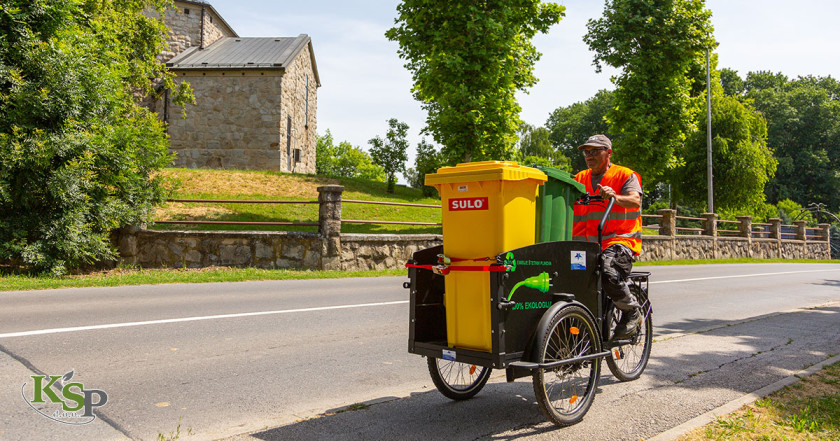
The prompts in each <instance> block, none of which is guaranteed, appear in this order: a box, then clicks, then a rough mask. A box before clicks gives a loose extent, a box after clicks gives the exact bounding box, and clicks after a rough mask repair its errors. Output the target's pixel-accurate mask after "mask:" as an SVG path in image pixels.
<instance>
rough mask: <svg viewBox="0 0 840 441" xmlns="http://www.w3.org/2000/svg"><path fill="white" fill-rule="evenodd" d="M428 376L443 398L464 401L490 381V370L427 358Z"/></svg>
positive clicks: (467, 364)
mask: <svg viewBox="0 0 840 441" xmlns="http://www.w3.org/2000/svg"><path fill="white" fill-rule="evenodd" d="M426 361H427V362H428V364H429V374H430V375H431V377H432V382H433V383H435V387H437V389H438V390H439V391H440V393H442V394H443V395H444V396H445V397H447V398H450V399H453V400H466V399H468V398H472V397H473V396H475V394H477V393H478V392H479V391H480V390H481V389H482V388H483V387H484V385H485V384H487V380H488V379H490V373H491V372H492V371H493V369H492V368H489V367H483V366H478V365H474V364H469V363H461V362H458V361H451V360H444V359H441V358H434V357H428V358H427V359H426Z"/></svg>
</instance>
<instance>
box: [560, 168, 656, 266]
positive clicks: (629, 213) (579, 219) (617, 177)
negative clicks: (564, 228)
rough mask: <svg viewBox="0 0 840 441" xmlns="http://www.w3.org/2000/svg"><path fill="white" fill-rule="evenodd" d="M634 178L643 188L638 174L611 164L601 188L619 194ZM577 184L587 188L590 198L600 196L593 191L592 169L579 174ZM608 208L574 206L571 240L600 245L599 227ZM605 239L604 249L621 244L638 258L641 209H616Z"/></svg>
mask: <svg viewBox="0 0 840 441" xmlns="http://www.w3.org/2000/svg"><path fill="white" fill-rule="evenodd" d="M631 174H635V175H636V179H638V180H639V185H642V177H641V176H639V174H638V173H636V172H634V171H633V170H630V169H629V168H627V167H622V166H620V165H615V164H612V165H611V166H610V168H608V169H607V172H606V173H605V174H604V177H603V178H602V179H601V185H602V186H605V187H607V186H608V187H612V188H614V189H615V190H616V191H617V192H620V191H621V187H622V186H624V183H625V182H627V179H629V178H630V175H631ZM575 180H576V181H578V182H580V183H581V184H583V185H584V186H586V192H587V193H589V194H590V195H596V194H598V191H597V190H596V189H593V188H592V169H586V170H584V171H582V172H580V173H578V174H576V175H575ZM606 208H607V207H606V204H603V205H602V204H590V205H581V204H575V223H574V226H573V227H572V236H573V237H572V240H580V241H584V242H598V223H600V222H601V218H602V217H603V216H604V211H605V210H606ZM602 238H603V246H602V248H603V249H607V247H609V246H610V245H615V244H617V243H620V244H623V245H626V246H627V248H630V249H631V250H633V254H635V255H638V254H639V253H641V252H642V212H641V211H640V210H639V209H633V210H630V209H627V208H623V207H619V206H618V204H615V205H613V208H612V211H611V212H610V216H609V218H608V219H607V223H606V225H605V226H604V231H603V233H602Z"/></svg>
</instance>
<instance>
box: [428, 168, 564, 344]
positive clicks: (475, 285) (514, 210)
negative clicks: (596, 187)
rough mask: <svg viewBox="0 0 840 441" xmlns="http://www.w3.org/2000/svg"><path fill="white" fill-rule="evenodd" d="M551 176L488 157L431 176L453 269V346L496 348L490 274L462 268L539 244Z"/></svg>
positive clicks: (449, 314)
mask: <svg viewBox="0 0 840 441" xmlns="http://www.w3.org/2000/svg"><path fill="white" fill-rule="evenodd" d="M547 179H548V178H547V176H546V174H545V173H543V172H542V171H540V170H537V169H534V168H530V167H524V166H520V165H519V164H517V163H515V162H505V161H484V162H469V163H463V164H458V165H456V166H455V167H443V168H441V169H439V170H438V171H437V173H435V174H427V175H426V180H425V183H426V185H430V186H434V187H435V188H437V190H438V192H439V193H440V198H441V210H442V223H443V252H444V254H445V255H446V256H447V257H448V258H449V259H450V261H451V263H450V265H451V266H450V268H451V269H452V271H451V272H450V273H449V274H448V275H447V276H446V278H445V282H444V283H445V290H446V291H445V292H446V295H445V296H444V306H445V308H446V332H447V343H448V345H449V347H458V348H464V349H471V350H476V351H486V352H490V351H491V350H492V340H491V333H490V330H491V323H490V297H491V293H490V277H489V276H488V273H487V272H483V271H458V270H457V269H458V268H457V267H458V266H473V267H474V266H486V265H490V264H491V263H494V261H488V259H493V257H494V256H496V255H497V254H499V253H501V252H503V251H506V250H513V249H516V248H520V247H524V246H528V245H533V244H534V243H535V239H536V238H535V223H536V219H535V217H536V216H535V215H536V196H537V193H538V191H537V190H538V188H539V186H540V185H542V184H543V183H544V182H545V181H546V180H547Z"/></svg>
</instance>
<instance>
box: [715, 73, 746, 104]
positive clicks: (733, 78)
mask: <svg viewBox="0 0 840 441" xmlns="http://www.w3.org/2000/svg"><path fill="white" fill-rule="evenodd" d="M720 84H721V86H723V93H725V94H726V95H729V96H738V97H740V96H743V94H744V93H745V92H746V87H747V84H746V83H745V82H744V80H743V79H741V77H740V76H738V71H737V70H732V69H728V68H723V69H721V70H720Z"/></svg>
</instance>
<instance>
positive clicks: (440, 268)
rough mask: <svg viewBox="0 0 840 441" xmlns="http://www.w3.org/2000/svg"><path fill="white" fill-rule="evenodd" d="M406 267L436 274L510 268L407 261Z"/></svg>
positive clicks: (495, 270) (494, 270)
mask: <svg viewBox="0 0 840 441" xmlns="http://www.w3.org/2000/svg"><path fill="white" fill-rule="evenodd" d="M405 267H406V268H420V269H425V270H429V271H432V272H434V273H436V274H442V275H444V276H445V275H447V274H449V272H450V271H492V272H501V271H507V270H509V269H510V266H507V265H492V266H491V265H488V266H444V265H415V264H413V263H406V264H405Z"/></svg>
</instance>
